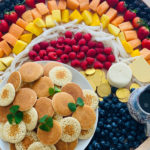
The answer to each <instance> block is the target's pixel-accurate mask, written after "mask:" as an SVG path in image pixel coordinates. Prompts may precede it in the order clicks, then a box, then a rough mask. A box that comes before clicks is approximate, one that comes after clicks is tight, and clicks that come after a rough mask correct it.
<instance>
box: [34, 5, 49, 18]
mask: <svg viewBox="0 0 150 150" xmlns="http://www.w3.org/2000/svg"><path fill="white" fill-rule="evenodd" d="M35 6H36V8H37V10H38V11H39V13H40V14H41V15H46V14H47V13H48V12H49V10H48V8H47V6H46V5H45V4H44V3H38V4H36V5H35Z"/></svg>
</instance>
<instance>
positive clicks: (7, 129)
mask: <svg viewBox="0 0 150 150" xmlns="http://www.w3.org/2000/svg"><path fill="white" fill-rule="evenodd" d="M3 135H4V139H6V141H8V142H10V143H18V142H20V141H22V140H23V139H24V137H25V135H26V125H25V123H24V122H23V121H22V122H20V123H19V124H12V125H11V124H9V122H8V121H7V122H6V123H5V124H4V127H3Z"/></svg>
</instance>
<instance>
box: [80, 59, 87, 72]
mask: <svg viewBox="0 0 150 150" xmlns="http://www.w3.org/2000/svg"><path fill="white" fill-rule="evenodd" d="M80 66H81V68H82V69H83V70H86V69H87V67H88V62H87V61H86V60H84V61H82V62H81V65H80Z"/></svg>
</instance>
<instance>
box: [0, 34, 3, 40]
mask: <svg viewBox="0 0 150 150" xmlns="http://www.w3.org/2000/svg"><path fill="white" fill-rule="evenodd" d="M2 36H3V34H2V32H0V41H1V40H2Z"/></svg>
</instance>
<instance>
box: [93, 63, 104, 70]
mask: <svg viewBox="0 0 150 150" xmlns="http://www.w3.org/2000/svg"><path fill="white" fill-rule="evenodd" d="M103 67H104V66H103V64H102V63H100V62H99V61H96V62H95V63H94V68H95V69H102V68H103Z"/></svg>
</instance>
